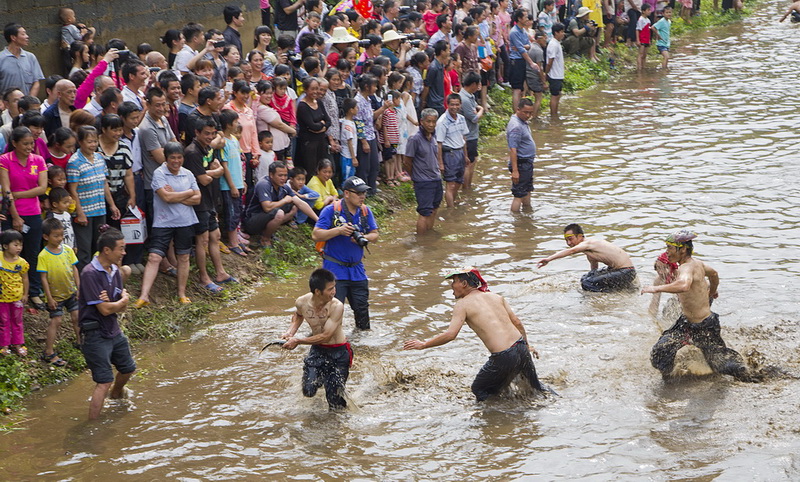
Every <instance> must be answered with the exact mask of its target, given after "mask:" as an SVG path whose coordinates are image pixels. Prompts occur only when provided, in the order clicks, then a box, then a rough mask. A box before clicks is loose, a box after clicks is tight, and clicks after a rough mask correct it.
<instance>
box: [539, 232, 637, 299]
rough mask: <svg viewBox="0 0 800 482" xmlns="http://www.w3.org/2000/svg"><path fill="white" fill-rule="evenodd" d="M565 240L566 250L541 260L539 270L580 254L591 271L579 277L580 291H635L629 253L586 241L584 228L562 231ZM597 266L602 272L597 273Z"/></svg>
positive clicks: (608, 244)
mask: <svg viewBox="0 0 800 482" xmlns="http://www.w3.org/2000/svg"><path fill="white" fill-rule="evenodd" d="M564 239H565V240H566V241H567V246H569V248H567V249H565V250H563V251H559V252H558V253H556V254H554V255H551V256H548V257H547V258H544V259H542V260H540V261H539V262H538V263H537V266H538V267H539V268H541V267H542V266H546V265H547V263H549V262H550V261H553V260H555V259H559V258H564V257H567V256H570V255H573V254H577V253H583V254H585V255H586V258H587V259H588V260H589V267H590V271H589V272H588V273H586V274H585V275H583V276H582V277H581V287H582V288H583V289H584V290H586V291H597V292H602V293H608V292H612V291H622V290H630V289H636V269H634V267H633V262H632V261H631V258H630V256H628V253H626V252H625V251H623V250H622V248H620V247H618V246H614V245H613V244H611V243H609V242H608V241H604V240H602V239H593V238H586V237H584V236H583V228H581V227H580V225H578V224H570V225H568V226H567V227H565V228H564ZM600 263H603V264H604V265H606V267H605V268H602V269H598V267H599V265H600Z"/></svg>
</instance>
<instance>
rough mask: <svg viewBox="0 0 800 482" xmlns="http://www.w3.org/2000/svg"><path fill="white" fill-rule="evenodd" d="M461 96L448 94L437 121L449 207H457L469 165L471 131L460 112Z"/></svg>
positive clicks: (440, 159) (437, 137)
mask: <svg viewBox="0 0 800 482" xmlns="http://www.w3.org/2000/svg"><path fill="white" fill-rule="evenodd" d="M460 111H461V96H460V95H458V94H450V95H449V96H447V110H446V111H445V113H444V114H442V115H441V117H439V120H438V121H436V142H437V143H438V144H439V148H438V151H439V152H438V158H439V169H440V170H441V171H442V177H443V178H444V180H445V182H446V183H447V184H446V186H447V187H446V189H445V195H444V199H445V202H446V203H447V207H448V208H453V207H455V205H456V203H455V200H456V196H457V195H458V190H459V189H461V185H462V184H464V171H465V169H466V165H467V141H466V138H465V137H464V136H466V135H467V134H468V133H469V127H467V121H466V119H464V116H463V115H461V114H459V112H460Z"/></svg>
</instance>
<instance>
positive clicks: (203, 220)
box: [194, 211, 219, 236]
mask: <svg viewBox="0 0 800 482" xmlns="http://www.w3.org/2000/svg"><path fill="white" fill-rule="evenodd" d="M195 214H197V224H195V225H194V234H195V236H199V235H201V234H203V233H206V232H211V231H216V230H217V229H219V223H218V222H217V212H216V211H197V212H195Z"/></svg>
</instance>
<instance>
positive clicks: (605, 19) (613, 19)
mask: <svg viewBox="0 0 800 482" xmlns="http://www.w3.org/2000/svg"><path fill="white" fill-rule="evenodd" d="M616 22H617V16H616V15H603V24H604V25H608V24H610V23H613V24H616Z"/></svg>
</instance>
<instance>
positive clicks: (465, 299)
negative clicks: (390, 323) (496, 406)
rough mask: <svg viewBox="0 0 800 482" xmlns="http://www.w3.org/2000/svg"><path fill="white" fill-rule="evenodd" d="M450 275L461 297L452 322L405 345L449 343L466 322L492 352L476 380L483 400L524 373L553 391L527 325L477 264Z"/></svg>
mask: <svg viewBox="0 0 800 482" xmlns="http://www.w3.org/2000/svg"><path fill="white" fill-rule="evenodd" d="M447 279H452V283H451V287H452V288H453V295H455V297H456V299H457V301H456V305H455V307H453V318H452V320H451V321H450V326H449V327H448V328H447V330H446V331H444V332H443V333H441V334H439V335H436V336H434V337H433V338H431V339H430V340H428V341H425V342H423V341H420V340H408V341H406V342H405V343H404V344H403V349H405V350H422V349H424V348H431V347H434V346H439V345H444V344H445V343H449V342H451V341H453V340H455V338H456V336H458V332H459V331H461V327H462V326H464V323H465V322H466V324H467V325H469V327H470V328H472V329H473V331H475V333H476V334H477V335H478V337H480V339H481V341H483V344H484V345H486V348H487V349H488V350H489V352H491V356H490V357H489V361H487V362H486V364H485V365H484V366H483V368H481V371H480V372H478V376H476V377H475V381H474V382H472V393H474V394H475V397H476V398H477V399H478V401H479V402H482V401H484V400H486V399H487V398H489V397H490V396H491V395H497V394H498V393H500V392H501V391H502V390H503V389H504V388H506V387H507V386H508V385H509V384H510V383H511V381H512V380H513V379H514V377H516V376H517V375H522V377H523V378H524V379H526V380H527V381H528V383H530V385H531V387H532V388H534V389H536V390H539V391H541V392H544V391H550V390H549V389H548V388H546V387H545V386H544V385H542V383H541V382H540V381H539V378H538V377H537V376H536V368H535V367H534V365H533V359H532V358H531V352H533V355H534V356H536V357H537V358H538V357H539V353H538V352H537V351H536V349H534V348H533V347H530V348H529V345H528V336H527V335H526V334H525V327H523V326H522V322H521V321H520V320H519V318H517V316H516V315H515V314H514V312H513V311H511V307H510V306H509V305H508V302H507V301H506V300H505V299H504V298H503V297H502V296H500V295H497V294H494V293H490V292H489V287H488V285H487V284H486V281H484V279H483V278H482V277H481V274H480V272H478V270H477V269H475V268H472V267H467V268H462V269H459V270H456V271H454V272H452V273H450V274H449V275H448V276H447Z"/></svg>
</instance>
